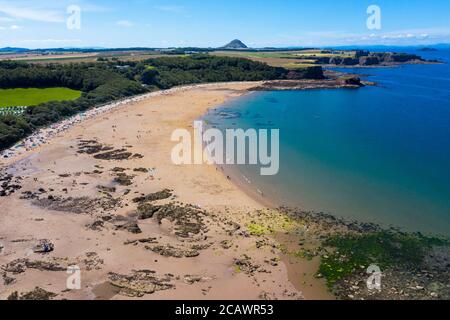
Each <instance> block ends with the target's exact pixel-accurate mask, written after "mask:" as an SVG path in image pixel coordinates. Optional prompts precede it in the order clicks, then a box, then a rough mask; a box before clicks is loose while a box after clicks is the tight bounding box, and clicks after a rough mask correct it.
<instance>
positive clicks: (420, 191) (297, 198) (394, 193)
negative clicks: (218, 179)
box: [206, 50, 450, 235]
mask: <svg viewBox="0 0 450 320" xmlns="http://www.w3.org/2000/svg"><path fill="white" fill-rule="evenodd" d="M402 51H406V50H402ZM419 54H421V55H422V56H427V57H429V58H440V59H443V60H445V61H446V62H449V61H450V52H449V51H442V50H441V51H437V52H420V53H419ZM345 71H350V72H356V73H360V74H362V75H365V77H366V78H367V79H368V80H371V81H376V82H377V83H378V84H379V85H378V86H377V87H365V88H361V89H358V90H351V89H333V90H311V91H288V92H262V93H255V94H252V95H249V96H246V97H243V98H241V99H237V100H233V101H231V102H229V103H227V104H226V105H224V106H223V107H221V108H219V109H216V110H214V111H212V112H211V113H209V114H208V115H207V116H206V119H207V120H208V121H209V122H210V123H214V124H218V127H220V128H236V127H239V128H279V129H280V172H279V174H278V175H276V176H271V177H262V176H260V175H259V166H239V167H238V170H239V171H240V172H241V173H242V175H244V176H245V177H248V179H249V180H250V181H251V185H250V187H251V188H255V189H256V188H258V189H260V190H261V191H262V192H263V193H264V196H265V197H268V198H270V199H271V200H274V201H275V202H276V203H278V204H283V205H290V206H300V207H302V208H304V209H308V210H315V211H323V212H329V213H332V214H335V215H338V216H342V217H346V218H356V219H358V220H362V221H373V222H377V223H381V224H383V225H395V226H399V227H402V228H406V229H409V230H420V231H423V232H433V233H440V234H447V235H449V234H450V65H449V64H441V65H405V66H401V67H398V68H370V69H369V68H367V69H345ZM224 114H227V115H228V116H226V117H224V116H223V115H224ZM230 114H232V115H234V116H233V117H231V116H229V115H230Z"/></svg>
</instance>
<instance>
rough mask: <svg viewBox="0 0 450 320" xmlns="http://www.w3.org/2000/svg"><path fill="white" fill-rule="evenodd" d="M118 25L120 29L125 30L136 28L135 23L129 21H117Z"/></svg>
mask: <svg viewBox="0 0 450 320" xmlns="http://www.w3.org/2000/svg"><path fill="white" fill-rule="evenodd" d="M116 24H117V25H118V26H119V27H124V28H131V27H133V26H134V23H133V22H131V21H129V20H120V21H117V22H116Z"/></svg>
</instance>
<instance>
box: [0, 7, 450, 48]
mask: <svg viewBox="0 0 450 320" xmlns="http://www.w3.org/2000/svg"><path fill="white" fill-rule="evenodd" d="M70 5H77V6H79V8H80V9H81V29H75V30H69V29H68V28H67V23H66V22H67V18H68V17H69V14H68V13H67V7H68V6H70ZM370 5H378V6H379V8H380V9H381V29H380V30H369V29H368V28H367V24H366V21H367V19H368V17H369V15H368V14H367V8H368V7H369V6H370ZM449 13H450V1H448V0H429V1H425V0H371V1H366V0H339V1H333V0H316V1H311V0H306V1H304V0H270V1H269V0H240V1H238V0H227V1H220V0H165V1H163V0H108V1H106V0H9V1H6V0H0V47H5V46H16V47H28V48H51V47H91V46H98V47H130V46H141V47H169V46H201V47H209V46H211V47H217V46H221V45H223V44H225V43H227V42H229V41H230V40H232V39H235V38H239V39H241V40H242V41H244V42H245V43H247V44H248V45H249V46H252V47H264V46H327V45H355V44H360V45H365V44H377V45H378V44H386V45H414V44H433V43H450V22H449V21H450V19H449Z"/></svg>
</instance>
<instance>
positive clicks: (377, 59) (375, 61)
mask: <svg viewBox="0 0 450 320" xmlns="http://www.w3.org/2000/svg"><path fill="white" fill-rule="evenodd" d="M414 61H424V60H423V59H422V58H421V57H419V56H417V55H415V54H406V53H393V52H368V51H357V52H356V54H355V58H351V57H346V58H342V57H339V56H337V57H331V58H326V57H325V58H320V59H319V61H318V62H319V63H323V64H332V65H337V66H339V65H342V66H356V65H361V66H374V65H386V64H393V63H408V62H414Z"/></svg>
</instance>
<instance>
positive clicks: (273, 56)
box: [211, 50, 355, 70]
mask: <svg viewBox="0 0 450 320" xmlns="http://www.w3.org/2000/svg"><path fill="white" fill-rule="evenodd" d="M211 54H213V55H216V56H226V57H240V58H247V59H251V60H253V61H259V62H264V63H267V64H268V65H270V66H273V67H283V68H286V69H294V70H295V69H303V68H309V67H314V66H317V65H320V64H319V63H318V59H319V58H324V57H328V58H332V57H340V58H347V57H354V56H355V52H354V51H333V52H331V51H323V50H299V51H276V52H272V51H260V52H249V51H215V52H213V53H211Z"/></svg>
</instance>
